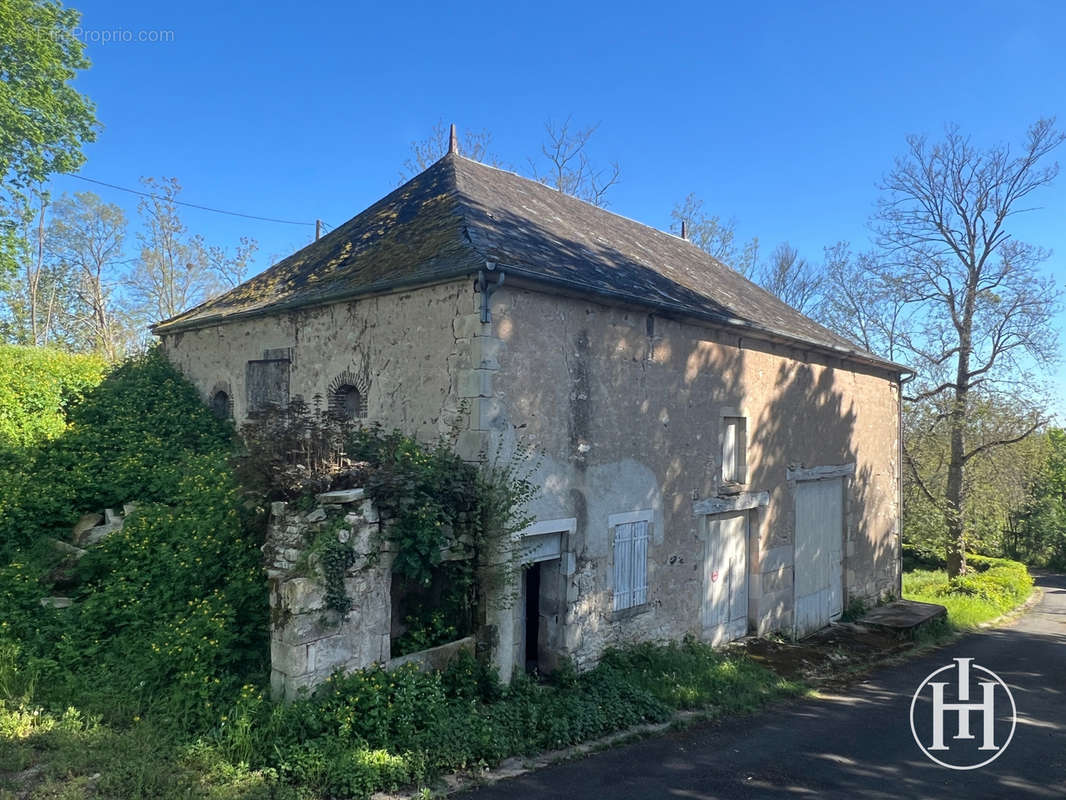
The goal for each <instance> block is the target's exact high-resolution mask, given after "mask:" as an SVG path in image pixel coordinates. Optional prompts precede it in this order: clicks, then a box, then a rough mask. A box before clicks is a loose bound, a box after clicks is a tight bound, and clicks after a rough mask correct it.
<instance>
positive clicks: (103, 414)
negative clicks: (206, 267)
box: [0, 349, 232, 552]
mask: <svg viewBox="0 0 1066 800" xmlns="http://www.w3.org/2000/svg"><path fill="white" fill-rule="evenodd" d="M68 416H69V423H68V425H67V427H66V429H65V430H64V431H63V433H62V435H60V436H58V437H57V438H55V439H53V440H51V441H46V442H43V443H41V444H39V445H37V446H35V447H31V448H28V449H26V450H25V451H24V452H23V453H22V454H21V455H20V456H19V457H20V459H21V460H22V461H23V464H22V467H21V470H20V475H19V477H18V479H17V481H14V480H12V481H10V482H9V483H8V484H7V485H6V486H0V509H2V510H3V515H2V516H0V552H2V551H3V550H4V549H10V548H11V547H25V546H27V545H31V544H33V543H35V542H36V541H38V540H39V539H40V538H41V537H44V536H56V535H60V536H62V535H65V533H66V532H67V530H69V528H70V526H71V525H73V524H74V523H75V522H76V521H77V520H78V518H79V517H80V516H81V515H82V514H84V513H86V512H89V511H100V510H101V509H103V508H116V509H121V508H122V504H123V503H127V502H129V501H131V500H136V501H138V502H167V501H169V500H170V499H171V498H172V497H173V495H174V491H175V489H176V487H177V485H178V483H179V482H180V480H181V478H182V477H183V475H184V474H185V473H186V472H187V466H186V463H185V462H186V461H187V460H188V459H189V458H190V457H192V456H196V455H200V454H205V453H227V452H229V448H230V446H231V445H230V442H231V438H232V431H231V429H230V426H228V425H227V424H225V423H223V422H222V421H220V420H218V419H216V418H215V417H214V416H213V415H212V414H211V413H210V412H209V411H208V409H207V408H206V407H205V406H204V404H203V403H202V402H201V401H200V397H199V395H198V394H197V392H196V389H195V388H194V387H193V386H192V385H191V384H189V383H188V382H187V381H186V380H184V379H183V378H182V376H181V375H180V374H179V373H178V372H177V371H176V370H175V369H174V368H173V367H172V366H171V365H170V363H169V362H168V361H167V360H166V357H165V356H164V355H163V354H162V353H161V352H160V351H159V350H158V349H153V350H150V351H149V352H148V353H146V354H145V355H143V356H139V357H136V358H133V359H130V360H128V361H126V362H125V363H123V364H122V365H120V366H118V367H117V368H116V369H114V370H113V371H112V372H111V373H110V374H108V376H107V377H106V378H105V379H104V381H103V382H102V383H100V384H99V385H98V386H96V387H95V388H92V389H91V390H89V391H87V392H86V393H85V395H84V397H83V398H81V399H80V400H78V401H77V402H75V403H73V404H72V406H71V408H70V410H69V413H68Z"/></svg>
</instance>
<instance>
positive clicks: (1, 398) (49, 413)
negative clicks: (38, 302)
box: [0, 345, 106, 448]
mask: <svg viewBox="0 0 1066 800" xmlns="http://www.w3.org/2000/svg"><path fill="white" fill-rule="evenodd" d="M105 368H106V365H105V363H104V361H103V360H102V359H100V358H97V357H96V356H88V355H78V354H75V353H64V352H62V351H59V350H50V349H48V348H44V347H22V346H19V345H0V447H7V448H13V447H28V446H29V445H32V444H36V443H37V442H40V441H42V440H44V439H53V438H55V437H56V436H58V435H59V434H61V433H62V432H63V431H64V430H65V429H66V426H67V410H68V408H69V407H70V405H71V404H72V403H73V402H74V401H76V400H77V399H78V398H79V397H81V395H82V394H84V392H85V391H86V390H88V389H91V388H92V387H93V386H96V385H97V384H98V383H100V381H101V379H102V378H103V377H104V371H105Z"/></svg>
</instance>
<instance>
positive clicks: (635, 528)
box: [614, 520, 651, 611]
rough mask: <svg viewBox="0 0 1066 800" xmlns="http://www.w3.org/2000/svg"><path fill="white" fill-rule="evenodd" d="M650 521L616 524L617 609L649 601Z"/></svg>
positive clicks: (615, 572)
mask: <svg viewBox="0 0 1066 800" xmlns="http://www.w3.org/2000/svg"><path fill="white" fill-rule="evenodd" d="M650 527H651V523H649V522H648V520H638V521H635V522H623V523H618V524H616V525H615V526H614V610H615V611H619V610H621V609H623V608H631V607H633V606H640V605H643V604H644V603H645V602H647V600H648V534H649V528H650Z"/></svg>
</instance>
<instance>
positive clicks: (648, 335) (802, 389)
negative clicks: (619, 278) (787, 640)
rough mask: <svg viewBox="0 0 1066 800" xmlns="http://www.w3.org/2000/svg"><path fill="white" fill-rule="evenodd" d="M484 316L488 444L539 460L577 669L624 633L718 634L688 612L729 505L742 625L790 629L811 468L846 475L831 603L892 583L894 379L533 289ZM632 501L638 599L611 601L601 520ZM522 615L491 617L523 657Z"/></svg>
mask: <svg viewBox="0 0 1066 800" xmlns="http://www.w3.org/2000/svg"><path fill="white" fill-rule="evenodd" d="M492 318H493V330H494V332H495V333H496V335H497V336H498V337H499V338H500V340H501V342H502V344H501V346H500V348H499V352H498V362H499V365H500V366H499V369H498V370H497V371H496V372H495V373H494V375H493V382H492V386H491V392H489V393H488V395H489V396H490V397H491V398H492V399H494V400H495V403H496V405H495V408H496V409H497V415H496V416H495V418H494V420H493V422H492V425H491V426H490V427H491V429H492V430H493V432H494V434H495V436H494V439H495V438H498V439H502V440H503V442H504V452H507V451H508V450H509V449H510V448H511V447H513V445H514V443H515V442H516V441H517V439H518V437H521V438H523V439H525V440H526V441H527V442H528V443H530V444H532V445H533V447H535V448H536V449H537V450H539V451H540V452H542V453H543V454H544V455H543V460H542V465H541V467H540V472H539V481H540V483H541V485H542V486H543V492H542V495H541V496H540V498H538V500H537V501H536V503H535V506H534V512H535V514H536V517H537V519H538V520H542V521H543V520H553V519H554V520H559V525H558V527H559V528H560V529H563V528H566V529H567V530H566V532H565V533H563V534H562V535H561V539H562V542H563V544H562V548H561V549H562V554H563V557H562V558H561V559H560V561H559V562H557V563H558V566H557V567H556V564H555V563H552V569H553V573H552V580H558V581H560V592H561V594H562V595H563V597H565V602H563V603H562V604H561V605H560V606H559V608H558V613H559V629H560V630H559V631H558V642H559V647H560V651H561V653H562V654H564V655H567V656H569V657H571V658H573V659H574V660H575V661H576V662H577V663H578V664H582V665H588V664H591V663H594V662H595V660H596V659H597V657H598V655H599V653H600V652H602V650H603V648H604V647H606V646H609V645H613V644H621V643H624V642H627V641H633V640H648V639H677V638H680V637H681V636H682V635H684V634H686V633H691V634H694V635H696V636H700V637H703V638H707V639H712V640H714V639H719V638H722V637H721V636H720V635H718V633H717V632H715V631H712V630H709V629H708V628H707V627H706V626H704V625H701V622H700V620H701V602H702V598H703V597H704V596H705V594H706V593H707V591H708V585H707V580H706V577H705V574H704V569H703V564H704V560H705V559H706V558H707V553H708V551H709V547H710V545H711V544H712V543H710V542H709V541H708V539H709V537H711V536H712V535H713V534H712V524H713V522H714V521H715V520H716V519H717V515H719V514H722V513H729V512H743V513H745V514H746V515H747V519H748V525H749V534H748V542H747V564H748V573H749V580H748V614H747V622H748V625H747V628H748V629H749V630H752V631H755V632H757V633H760V634H763V633H768V632H771V631H782V632H784V633H786V634H787V633H792V632H793V611H794V581H793V562H794V552H795V539H794V527H795V508H796V498H795V495H796V491H797V486H798V485H799V484H800V483H803V482H804V481H805V480H806V481H809V480H817V479H819V478H821V477H822V476H823V475H825V476H829V475H832V476H834V477H836V478H837V479H838V480H841V481H842V484H843V487H844V494H845V500H844V504H843V506H844V507H843V516H844V519H843V528H844V530H843V536H844V542H843V544H842V547H841V549H842V556H843V572H844V574H843V576H842V577H843V591H844V595H845V596H844V598H843V603H842V605H844V606H846V605H847V603H849V602H851V601H853V600H856V599H861V600H863V601H866V602H872V601H876V600H878V599H879V598H880V597H882V596H896V595H897V593H898V585H899V584H898V581H899V546H898V545H899V529H898V521H899V511H900V509H899V467H900V465H899V456H898V454H899V439H898V430H899V429H898V425H897V419H898V412H899V408H898V402H899V388H898V383H897V381H896V377H895V376H894V375H893V374H891V373H890V372H888V371H882V370H878V369H876V368H871V367H867V366H862V365H860V364H855V363H852V362H849V361H843V360H841V359H838V358H829V357H827V356H825V355H823V354H820V353H819V352H817V351H816V350H815V349H813V348H812V349H810V350H802V349H798V348H796V347H795V346H788V345H785V344H774V343H771V342H767V341H760V340H758V339H755V338H748V337H744V338H741V337H738V336H737V335H736V334H735V333H732V332H730V331H728V330H726V329H722V328H714V327H711V326H708V325H701V324H695V323H691V322H685V321H679V320H670V319H663V318H659V317H655V316H652V315H649V314H648V313H647V312H641V311H639V310H627V309H624V308H619V307H617V306H610V305H604V304H601V303H597V302H592V301H590V300H587V299H579V298H570V297H560V296H557V295H552V294H547V293H544V292H542V291H536V290H534V289H532V288H530V289H504V290H502V291H500V292H498V293H497V294H496V295H495V296H494V297H493V304H492ZM725 418H741V419H743V420H746V451H747V452H746V462H747V463H746V468H745V473H746V474H745V475H744V482H743V484H742V485H725V484H724V482H723V480H722V439H721V428H722V422H723V419H725ZM490 446H492V447H495V442H493V443H492V445H490ZM812 468H824V469H823V472H822V473H818V472H817V470H815V469H812ZM641 511H644V512H646V514H647V516H648V520H649V522H650V526H649V527H650V531H651V539H650V542H649V547H648V551H647V598H646V602H644V603H642V604H641V605H640V607H639V608H637V609H625V610H624V611H623V612H621V613H619V612H615V611H613V610H612V604H611V595H612V573H611V558H612V542H611V540H610V534H609V531H610V529H611V523H610V520H611V518H612V516H613V515H620V514H625V513H634V512H641ZM712 574H713V573H712ZM521 623H522V621H521V619H519V618H517V617H516V618H515V619H514V620H506V621H502V623H501V624H502V627H503V628H510V629H511V630H512V631H513V632H514V634H513V635H514V642H513V644H514V649H513V657H512V659H513V660H512V663H520V659H521V648H522V642H521ZM505 638H506V637H505ZM506 662H507V658H506V655H504V656H502V657H501V663H502V664H504V666H505V667H506Z"/></svg>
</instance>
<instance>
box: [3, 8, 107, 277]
mask: <svg viewBox="0 0 1066 800" xmlns="http://www.w3.org/2000/svg"><path fill="white" fill-rule="evenodd" d="M79 20H80V15H79V14H78V12H77V11H74V10H73V9H69V8H64V7H63V6H61V5H60V4H59V3H58V2H52V1H51V0H43V1H42V0H0V131H2V132H3V133H2V135H0V200H2V201H3V203H4V209H0V276H2V275H3V274H4V273H9V272H11V271H12V270H13V269H14V268H15V257H16V254H17V252H18V250H19V247H20V243H21V242H24V239H23V230H21V226H20V225H19V222H20V220H19V218H18V215H17V214H16V215H15V216H14V217H12V216H11V213H10V212H11V211H12V210H13V207H17V206H19V204H20V201H21V200H25V198H26V192H28V191H30V190H32V189H34V188H35V187H37V186H39V185H40V184H41V183H42V182H43V181H44V180H45V179H46V178H47V177H48V176H49V175H50V174H52V173H55V172H72V171H73V170H75V169H77V168H78V167H79V166H80V165H81V164H82V162H83V161H84V155H83V154H82V150H81V148H82V145H83V144H84V143H85V142H91V141H93V140H94V139H95V138H96V127H97V123H96V117H95V116H94V108H93V104H92V103H91V102H90V101H89V100H88V99H87V98H86V97H84V96H83V95H81V94H79V93H78V92H77V91H75V90H74V88H73V87H72V86H71V85H70V82H71V81H72V80H73V79H74V78H75V76H76V75H77V74H78V72H79V71H80V70H84V69H86V68H87V67H88V66H89V62H88V60H87V59H86V58H85V54H84V45H83V44H82V42H81V41H79V40H78V38H77V37H76V36H75V35H74V31H75V28H76V27H77V25H78V23H79ZM4 210H6V211H7V212H8V213H6V214H5V213H3V211H4ZM20 240H21V241H20Z"/></svg>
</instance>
